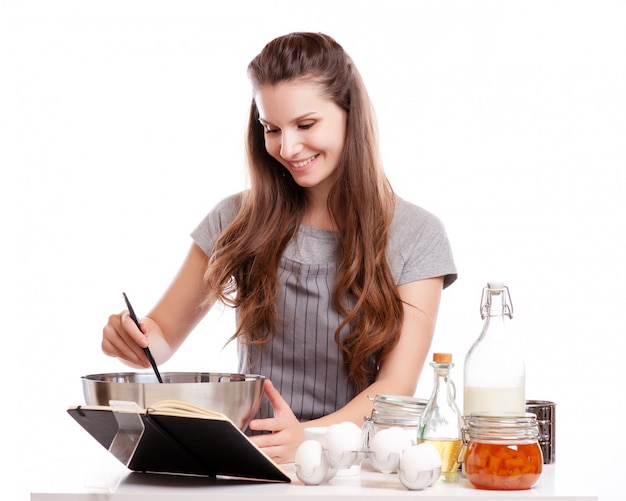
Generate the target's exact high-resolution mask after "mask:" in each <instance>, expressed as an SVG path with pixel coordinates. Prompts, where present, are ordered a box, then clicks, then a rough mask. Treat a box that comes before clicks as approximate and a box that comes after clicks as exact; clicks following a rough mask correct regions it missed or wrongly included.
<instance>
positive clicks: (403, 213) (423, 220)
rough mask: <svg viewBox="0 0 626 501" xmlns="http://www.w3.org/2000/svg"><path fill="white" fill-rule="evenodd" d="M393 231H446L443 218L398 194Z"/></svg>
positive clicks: (392, 225)
mask: <svg viewBox="0 0 626 501" xmlns="http://www.w3.org/2000/svg"><path fill="white" fill-rule="evenodd" d="M391 229H392V233H395V232H399V233H404V234H406V233H407V232H411V233H412V234H413V235H415V232H422V231H435V232H445V230H444V227H443V223H442V222H441V220H440V219H439V218H438V217H437V216H435V215H434V214H433V213H431V212H429V211H428V210H426V209H424V208H422V207H419V206H418V205H415V204H413V203H411V202H408V201H407V200H404V199H403V198H400V197H398V196H396V210H395V214H394V217H393V221H392V224H391Z"/></svg>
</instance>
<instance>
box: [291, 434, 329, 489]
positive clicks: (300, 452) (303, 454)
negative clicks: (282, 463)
mask: <svg viewBox="0 0 626 501" xmlns="http://www.w3.org/2000/svg"><path fill="white" fill-rule="evenodd" d="M294 464H295V467H296V475H297V476H298V478H299V479H300V480H301V481H302V482H304V483H305V484H307V485H318V484H320V483H322V481H324V480H327V476H328V473H329V465H328V460H327V459H326V456H325V454H324V450H323V448H322V444H321V443H320V442H318V441H317V440H305V441H304V442H302V443H301V444H300V446H299V447H298V449H297V450H296V457H295V460H294Z"/></svg>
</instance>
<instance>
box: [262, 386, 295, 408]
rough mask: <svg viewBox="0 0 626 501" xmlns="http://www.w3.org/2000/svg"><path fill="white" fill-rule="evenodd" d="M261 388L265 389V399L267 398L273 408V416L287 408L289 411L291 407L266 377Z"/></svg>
mask: <svg viewBox="0 0 626 501" xmlns="http://www.w3.org/2000/svg"><path fill="white" fill-rule="evenodd" d="M263 390H264V391H265V395H266V396H267V399H268V400H269V402H270V405H271V406H272V408H273V409H274V415H275V416H279V415H280V414H281V412H284V411H287V410H289V412H291V408H290V407H289V405H288V404H287V402H285V400H284V399H283V397H282V396H281V394H280V392H279V391H278V390H277V389H276V388H275V387H274V385H273V384H272V381H270V380H269V379H266V380H265V383H264V385H263Z"/></svg>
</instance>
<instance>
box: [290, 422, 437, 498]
mask: <svg viewBox="0 0 626 501" xmlns="http://www.w3.org/2000/svg"><path fill="white" fill-rule="evenodd" d="M366 457H368V458H369V460H370V462H371V463H372V466H373V467H374V468H375V469H376V470H377V471H379V472H381V473H395V472H397V473H398V478H399V480H400V482H401V483H402V485H404V486H405V487H406V488H407V489H409V490H421V489H425V488H426V487H429V486H430V485H432V484H433V483H434V482H436V481H437V479H438V478H439V475H440V474H441V456H440V455H439V452H438V451H437V449H436V448H435V447H434V446H432V445H430V444H426V443H422V444H418V445H413V444H412V443H411V440H410V438H409V437H408V436H407V434H406V432H405V431H404V430H403V429H401V428H399V427H391V428H385V429H382V430H380V431H378V432H377V433H376V434H375V435H374V436H373V437H372V439H371V440H370V443H369V450H364V448H363V447H362V432H361V429H360V428H359V427H358V426H356V425H355V424H354V423H348V422H346V423H341V424H335V425H332V426H330V427H329V428H328V429H327V430H326V433H325V434H324V436H323V439H322V440H321V441H318V440H305V441H304V442H303V443H302V444H301V445H300V447H298V450H297V451H296V457H295V468H296V475H297V477H298V478H299V479H300V480H301V481H302V482H303V483H304V484H306V485H318V484H320V483H322V482H325V481H329V480H331V479H332V478H333V477H334V476H335V474H336V473H337V470H341V469H346V468H350V467H352V466H354V465H355V464H359V463H360V462H361V461H362V460H363V459H365V458H366Z"/></svg>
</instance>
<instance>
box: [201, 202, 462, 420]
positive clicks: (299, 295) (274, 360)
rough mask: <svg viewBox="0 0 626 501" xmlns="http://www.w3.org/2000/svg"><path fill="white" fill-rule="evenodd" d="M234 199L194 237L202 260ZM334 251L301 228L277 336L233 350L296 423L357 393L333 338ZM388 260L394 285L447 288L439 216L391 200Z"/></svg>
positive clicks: (286, 262)
mask: <svg viewBox="0 0 626 501" xmlns="http://www.w3.org/2000/svg"><path fill="white" fill-rule="evenodd" d="M238 196H239V195H233V196H231V197H229V198H227V199H225V200H223V201H222V202H220V203H219V204H218V205H217V206H216V207H215V208H214V209H213V210H212V211H211V212H209V214H208V215H207V216H206V217H205V218H204V219H203V220H202V222H201V223H200V224H199V225H198V227H197V228H196V229H195V230H194V231H193V232H192V238H193V239H194V241H195V242H196V243H197V244H198V245H199V246H200V248H201V249H202V250H204V252H206V253H207V255H208V254H209V253H210V251H211V248H212V246H213V244H214V242H215V241H216V239H217V238H218V236H219V235H220V234H221V232H222V231H224V229H225V228H226V227H227V226H228V224H229V223H230V222H231V221H232V220H233V218H234V217H235V215H236V213H237V209H238ZM335 253H336V244H335V234H334V232H332V231H325V230H319V229H317V228H313V227H310V226H306V225H302V226H301V227H300V228H299V230H298V233H297V235H296V238H295V239H294V240H293V241H292V242H291V243H290V244H289V245H288V246H287V248H286V249H285V252H284V254H283V257H282V259H281V260H280V263H279V270H278V273H279V283H280V286H281V290H280V295H279V301H278V304H277V311H278V315H279V317H278V318H279V322H278V332H277V333H276V335H275V336H274V337H273V338H271V339H270V340H269V341H267V342H266V343H264V344H263V345H260V346H259V345H253V346H247V345H243V344H240V345H239V371H240V372H242V373H248V374H262V375H264V376H266V377H267V378H269V379H270V380H271V381H272V383H273V384H274V386H275V387H276V388H277V389H278V391H279V392H280V393H281V395H282V397H283V398H284V399H285V401H286V402H287V403H288V404H289V405H290V407H291V409H292V411H293V412H294V414H295V415H296V416H297V417H298V419H300V420H301V421H308V420H310V419H315V418H318V417H321V416H324V415H326V414H329V413H331V412H334V411H335V410H337V409H339V408H341V407H343V406H344V405H345V404H346V403H348V402H349V401H350V400H352V398H354V396H355V395H356V391H355V389H354V388H353V387H352V385H351V384H349V382H348V380H347V377H346V372H345V370H344V364H343V357H342V354H341V350H340V349H339V347H338V345H337V343H336V342H335V338H334V335H335V330H336V329H337V328H338V326H339V324H340V323H341V321H342V317H341V316H340V315H339V313H338V312H337V310H336V309H335V307H334V306H333V304H332V298H331V294H332V289H333V284H334V280H335V276H336V256H335ZM387 257H388V260H389V265H390V268H391V273H392V275H393V277H394V279H395V280H396V283H397V284H398V285H401V284H405V283H409V282H413V281H415V280H422V279H426V278H433V277H439V276H443V277H444V286H445V287H447V286H448V285H450V284H452V282H454V281H455V280H456V276H457V275H456V268H455V265H454V260H453V257H452V251H451V249H450V244H449V242H448V238H447V235H446V232H445V229H444V227H443V225H442V224H441V222H440V221H439V219H437V218H436V217H435V216H433V215H432V214H431V213H429V212H427V211H426V210H424V209H422V208H420V207H417V206H415V205H413V204H411V203H409V202H407V201H405V200H402V199H401V198H397V206H396V213H395V216H394V220H393V223H392V227H391V233H390V239H389V245H388V249H387ZM345 334H346V332H342V335H345ZM257 416H258V417H270V416H272V409H271V406H270V405H269V402H267V401H266V400H264V402H263V404H262V405H261V409H260V410H259V413H258V414H257Z"/></svg>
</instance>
